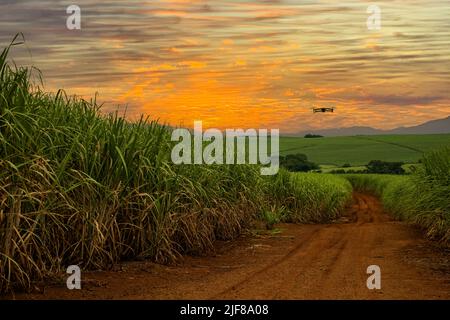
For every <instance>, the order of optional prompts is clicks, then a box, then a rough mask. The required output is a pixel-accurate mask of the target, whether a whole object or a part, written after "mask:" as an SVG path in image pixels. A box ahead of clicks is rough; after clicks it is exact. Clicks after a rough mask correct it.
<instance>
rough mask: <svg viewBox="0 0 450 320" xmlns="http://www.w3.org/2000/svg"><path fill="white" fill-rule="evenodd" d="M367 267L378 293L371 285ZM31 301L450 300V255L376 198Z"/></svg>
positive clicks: (136, 265)
mask: <svg viewBox="0 0 450 320" xmlns="http://www.w3.org/2000/svg"><path fill="white" fill-rule="evenodd" d="M369 265H378V266H379V267H380V268H381V289H380V290H369V289H368V288H367V286H366V280H367V278H368V276H369V275H368V274H367V273H366V270H367V267H368V266H369ZM16 298H19V299H23V298H31V299H53V298H57V299H450V252H448V251H445V250H444V249H442V248H439V247H438V246H437V244H435V243H433V242H430V241H428V240H425V239H424V238H423V234H422V233H421V232H420V231H419V230H417V229H415V228H414V227H412V226H410V225H407V224H405V223H403V222H397V221H392V219H390V217H389V216H388V215H386V214H385V213H384V212H383V210H382V208H381V205H380V203H379V201H378V200H377V199H376V198H374V197H373V196H370V195H366V194H359V193H355V194H354V204H353V205H352V207H351V208H349V209H348V211H347V213H346V215H345V216H344V217H343V218H341V219H340V220H339V221H336V222H335V223H333V224H327V225H288V224H282V225H279V226H277V229H276V230H275V231H273V232H269V233H265V234H263V235H256V236H255V235H252V236H250V235H248V236H244V237H242V238H240V239H238V240H237V241H233V242H222V243H218V245H217V253H216V255H215V256H209V257H186V258H185V259H184V261H183V262H182V263H181V264H180V265H177V266H161V265H156V264H153V263H150V262H133V263H124V264H121V265H120V266H118V267H117V268H116V270H113V271H108V272H89V273H84V274H83V289H82V290H78V291H69V290H67V289H65V287H64V286H62V285H61V286H59V287H48V288H46V289H45V290H44V293H34V294H28V295H18V296H16Z"/></svg>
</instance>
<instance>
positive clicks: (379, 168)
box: [367, 160, 405, 174]
mask: <svg viewBox="0 0 450 320" xmlns="http://www.w3.org/2000/svg"><path fill="white" fill-rule="evenodd" d="M402 165H403V162H388V161H381V160H372V161H370V162H369V163H368V164H367V172H368V173H388V174H404V173H405V170H404V169H403V168H402Z"/></svg>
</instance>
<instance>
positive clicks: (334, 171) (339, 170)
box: [330, 169, 347, 174]
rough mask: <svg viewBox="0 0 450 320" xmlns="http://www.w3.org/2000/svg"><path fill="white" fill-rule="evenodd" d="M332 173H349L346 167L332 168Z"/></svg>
mask: <svg viewBox="0 0 450 320" xmlns="http://www.w3.org/2000/svg"><path fill="white" fill-rule="evenodd" d="M330 173H332V174H343V173H347V172H346V171H345V170H344V169H335V170H331V171H330Z"/></svg>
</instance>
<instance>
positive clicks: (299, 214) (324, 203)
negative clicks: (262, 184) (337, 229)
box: [269, 169, 352, 223]
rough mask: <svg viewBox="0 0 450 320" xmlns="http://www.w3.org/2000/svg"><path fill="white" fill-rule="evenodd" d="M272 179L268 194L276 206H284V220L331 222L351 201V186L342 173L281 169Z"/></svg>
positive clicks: (282, 218)
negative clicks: (315, 172) (295, 171)
mask: <svg viewBox="0 0 450 320" xmlns="http://www.w3.org/2000/svg"><path fill="white" fill-rule="evenodd" d="M271 180H272V181H271V182H270V187H269V194H270V195H271V199H272V202H273V203H274V204H275V206H276V207H279V208H283V210H282V214H281V216H282V217H281V220H283V221H285V222H296V223H324V222H329V221H331V220H333V219H335V218H337V217H338V216H339V214H340V213H341V211H342V209H343V208H344V207H345V205H346V204H347V203H348V202H349V201H350V200H351V194H352V186H351V184H350V183H349V182H348V181H346V180H345V179H343V178H342V177H339V176H335V175H331V174H314V173H313V174H311V173H289V172H288V171H286V170H284V169H281V170H280V172H279V173H278V175H277V176H274V177H272V178H271Z"/></svg>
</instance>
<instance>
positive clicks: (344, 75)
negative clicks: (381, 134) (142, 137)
mask: <svg viewBox="0 0 450 320" xmlns="http://www.w3.org/2000/svg"><path fill="white" fill-rule="evenodd" d="M374 3H375V4H377V5H378V6H379V7H380V8H381V18H382V19H381V23H382V26H381V30H368V28H367V26H366V20H367V18H368V17H369V15H370V14H368V13H367V12H366V10H367V7H368V6H369V5H370V4H372V3H371V2H366V1H332V0H322V1H321V0H317V1H316V0H258V1H256V0H254V1H250V0H228V1H225V0H210V1H206V0H151V1H122V0H106V1H99V0H97V1H93V0H72V1H53V0H52V1H49V0H47V1H35V0H23V1H20V0H0V44H1V47H4V46H5V45H7V43H8V42H9V41H10V40H11V39H12V37H13V36H14V34H16V33H17V32H23V33H24V35H25V38H26V43H27V44H26V47H17V48H15V49H14V50H13V54H12V57H13V58H14V59H15V60H16V62H18V63H21V64H32V65H34V66H36V67H38V68H39V69H41V71H42V72H43V74H44V79H45V88H46V89H47V90H49V91H56V90H57V89H59V88H63V89H65V90H66V91H67V92H68V93H70V94H79V95H82V96H83V97H86V98H87V97H90V96H93V95H94V94H95V93H96V92H98V93H99V95H98V101H100V102H104V103H105V107H104V111H111V110H115V109H117V107H118V106H119V107H120V110H123V109H124V107H125V106H126V105H127V106H128V109H127V117H129V118H130V119H133V118H134V117H136V116H137V115H139V114H141V113H144V114H147V115H149V116H150V117H152V118H155V119H156V118H158V119H160V121H161V122H167V123H170V124H171V125H185V126H188V127H189V126H192V125H193V121H194V120H203V122H204V126H205V127H216V128H221V129H223V128H279V129H280V130H281V132H282V133H283V132H285V133H288V132H290V133H292V132H296V131H305V130H310V129H314V128H316V129H317V128H331V127H343V126H353V125H361V126H372V127H375V128H384V129H389V128H393V127H397V126H403V125H415V124H419V123H422V122H425V121H428V120H431V119H436V118H443V117H446V116H448V115H450V2H449V0H445V1H441V0H439V1H437V0H431V1H419V0H398V1H393V0H390V1H378V2H374ZM71 4H76V5H78V6H79V7H80V8H81V10H82V11H81V27H82V29H81V30H68V29H67V28H66V18H67V17H68V15H67V14H66V8H67V7H68V6H69V5H71ZM312 107H336V108H337V109H336V113H334V114H313V113H312V111H311V108H312Z"/></svg>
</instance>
